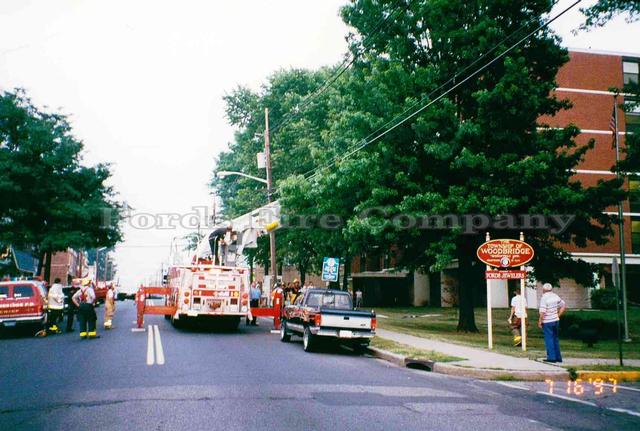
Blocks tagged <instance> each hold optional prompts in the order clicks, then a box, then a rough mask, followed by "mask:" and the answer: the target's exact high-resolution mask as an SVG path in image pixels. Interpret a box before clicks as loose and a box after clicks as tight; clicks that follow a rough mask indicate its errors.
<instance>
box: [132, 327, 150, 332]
mask: <svg viewBox="0 0 640 431" xmlns="http://www.w3.org/2000/svg"><path fill="white" fill-rule="evenodd" d="M146 330H147V328H131V332H145V331H146Z"/></svg>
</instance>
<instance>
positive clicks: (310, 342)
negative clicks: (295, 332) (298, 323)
mask: <svg viewBox="0 0 640 431" xmlns="http://www.w3.org/2000/svg"><path fill="white" fill-rule="evenodd" d="M302 347H303V348H304V351H305V352H313V351H315V348H316V337H315V335H313V334H312V333H311V331H310V330H309V328H304V334H303V335H302Z"/></svg>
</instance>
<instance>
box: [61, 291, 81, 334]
mask: <svg viewBox="0 0 640 431" xmlns="http://www.w3.org/2000/svg"><path fill="white" fill-rule="evenodd" d="M74 283H75V281H74ZM79 289H80V286H79V285H77V284H72V285H71V287H68V288H65V298H64V302H65V303H66V304H67V312H66V314H67V327H66V328H65V331H66V332H73V331H74V330H75V329H73V318H74V316H75V314H76V313H77V312H78V307H76V304H75V303H74V302H73V295H74V294H75V293H76V292H77V291H78V290H79Z"/></svg>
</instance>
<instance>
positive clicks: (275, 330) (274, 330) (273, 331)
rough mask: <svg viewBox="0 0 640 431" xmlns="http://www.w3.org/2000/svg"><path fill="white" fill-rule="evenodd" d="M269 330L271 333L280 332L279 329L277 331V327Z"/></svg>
mask: <svg viewBox="0 0 640 431" xmlns="http://www.w3.org/2000/svg"><path fill="white" fill-rule="evenodd" d="M269 332H271V333H272V334H279V333H280V331H278V330H277V329H272V330H271V331H269Z"/></svg>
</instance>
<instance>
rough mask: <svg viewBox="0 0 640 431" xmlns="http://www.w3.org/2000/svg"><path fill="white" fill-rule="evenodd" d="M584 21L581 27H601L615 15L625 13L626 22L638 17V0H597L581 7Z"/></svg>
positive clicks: (639, 16) (635, 19)
mask: <svg viewBox="0 0 640 431" xmlns="http://www.w3.org/2000/svg"><path fill="white" fill-rule="evenodd" d="M581 11H582V13H584V15H585V16H586V18H587V19H586V21H585V22H584V24H582V26H581V28H583V29H589V28H593V27H602V26H604V25H605V24H606V23H607V22H609V21H610V20H611V19H612V18H614V17H615V16H617V15H621V14H625V13H626V14H627V22H633V21H637V20H638V19H639V18H640V1H639V0H598V1H597V2H596V3H595V4H594V5H592V6H591V7H588V8H584V9H581Z"/></svg>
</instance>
